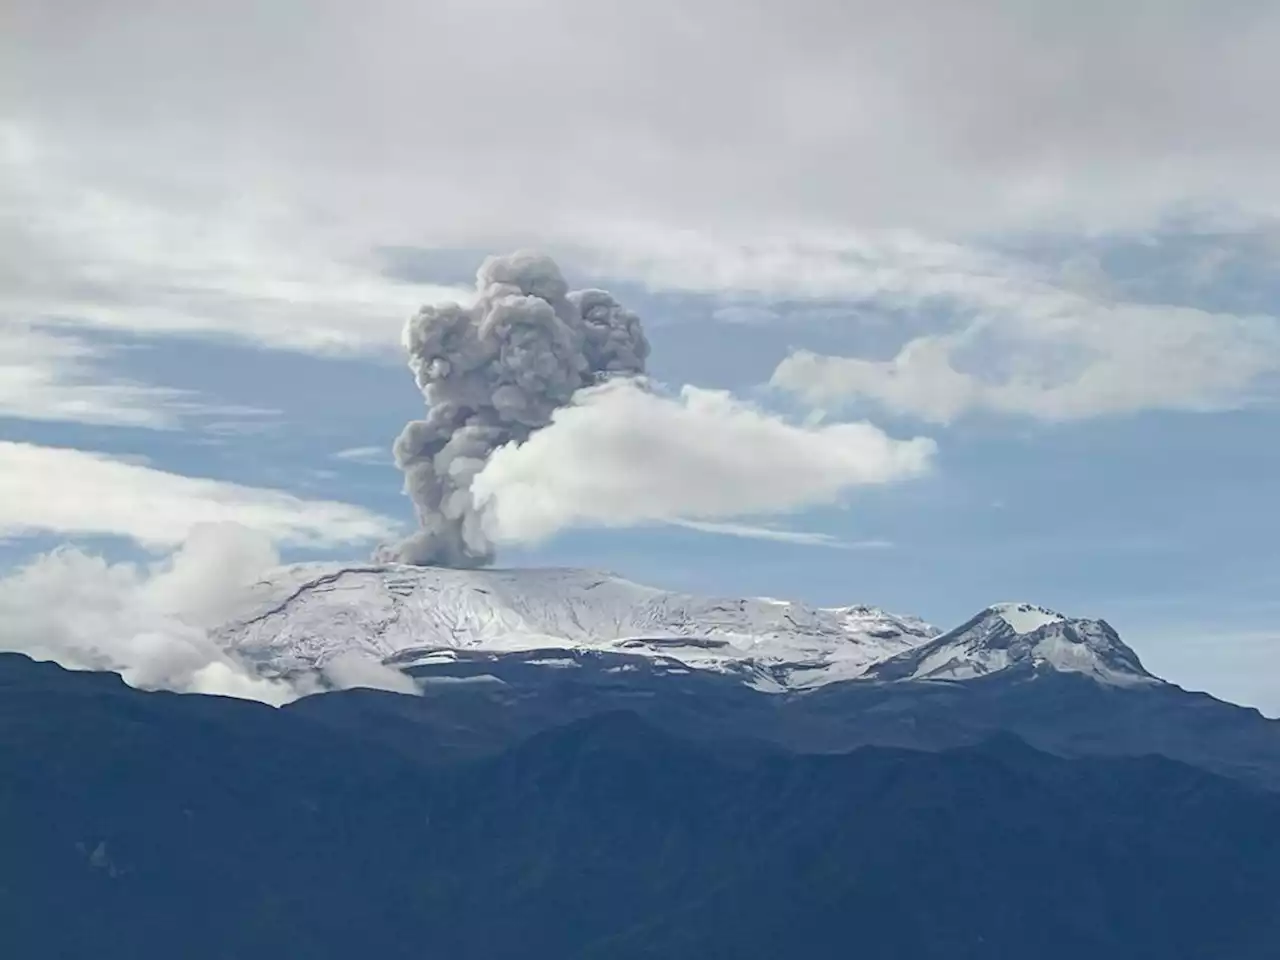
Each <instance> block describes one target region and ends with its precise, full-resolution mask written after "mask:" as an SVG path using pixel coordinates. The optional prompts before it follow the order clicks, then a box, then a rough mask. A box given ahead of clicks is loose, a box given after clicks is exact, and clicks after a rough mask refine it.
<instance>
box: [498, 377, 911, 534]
mask: <svg viewBox="0 0 1280 960" xmlns="http://www.w3.org/2000/svg"><path fill="white" fill-rule="evenodd" d="M934 449H935V448H934V443H933V441H932V440H929V439H926V438H916V439H913V440H905V441H903V440H895V439H893V438H891V437H889V436H887V435H886V434H885V433H884V432H883V431H881V430H880V429H879V428H877V427H875V426H872V425H871V424H869V423H830V424H811V425H797V424H793V423H789V422H787V421H786V420H784V419H782V418H781V417H779V416H777V415H775V414H771V413H768V412H766V411H763V410H760V409H759V408H757V407H755V406H753V405H751V404H749V403H745V402H743V401H742V400H739V399H736V398H734V397H733V396H732V395H730V394H728V393H726V392H724V391H721V390H702V389H699V388H697V387H688V386H687V387H685V388H684V389H683V390H682V391H681V392H680V395H679V396H678V397H668V396H663V395H661V394H658V393H654V392H652V391H651V390H647V389H645V388H644V387H642V386H641V385H638V384H637V383H636V382H634V381H630V380H618V381H613V382H611V383H606V384H602V385H600V386H597V387H591V388H589V389H586V390H583V391H580V392H579V393H578V395H577V396H576V397H575V398H574V401H573V403H572V404H571V405H570V406H568V407H564V408H562V409H560V410H557V411H556V412H555V414H554V415H553V417H552V423H551V425H550V426H548V427H547V428H545V429H543V430H540V431H538V432H537V433H535V434H534V435H533V436H532V437H530V438H529V439H528V440H527V441H526V442H524V443H523V444H520V445H518V446H517V445H515V444H512V445H508V446H505V447H502V448H501V449H499V450H497V451H496V452H495V453H494V454H493V456H492V457H490V459H489V462H488V464H487V465H486V466H485V468H484V469H483V470H482V471H481V472H480V473H479V474H478V475H477V476H476V478H475V482H474V484H473V491H474V494H475V498H476V502H477V503H479V504H480V505H481V507H482V508H483V511H484V517H485V522H486V529H487V530H488V532H489V534H490V535H491V536H492V537H493V538H494V539H495V540H497V541H498V542H513V543H527V542H531V541H537V540H540V539H542V538H544V537H546V536H549V535H550V534H553V533H555V532H556V531H558V530H561V529H564V528H566V527H570V526H580V525H590V526H603V527H626V526H635V525H638V524H645V523H659V522H664V521H673V520H694V521H708V520H716V519H724V518H732V517H742V516H759V515H764V514H771V513H786V512H791V511H795V510H800V509H803V508H805V507H811V506H815V505H819V504H827V503H833V502H836V501H837V500H838V499H839V498H840V497H841V495H842V494H844V493H845V492H846V491H847V490H849V489H851V488H853V487H858V486H866V485H870V484H881V483H887V482H890V481H894V480H903V479H907V478H909V477H914V476H919V475H920V474H923V473H925V472H926V471H927V470H928V469H929V467H930V465H931V463H932V459H933V453H934Z"/></svg>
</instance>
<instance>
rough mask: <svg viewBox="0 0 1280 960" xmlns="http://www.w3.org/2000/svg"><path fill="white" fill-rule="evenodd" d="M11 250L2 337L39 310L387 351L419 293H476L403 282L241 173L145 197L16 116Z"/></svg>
mask: <svg viewBox="0 0 1280 960" xmlns="http://www.w3.org/2000/svg"><path fill="white" fill-rule="evenodd" d="M0 254H2V255H3V257H2V258H0V289H2V290H3V293H0V316H7V317H8V318H9V319H7V320H6V319H0V335H3V334H4V332H5V331H4V327H5V326H9V327H11V328H12V327H13V325H14V324H16V323H17V322H18V321H21V322H23V323H28V322H32V321H38V322H41V323H44V324H46V325H53V324H63V325H68V324H71V325H79V326H88V327H91V328H99V329H105V330H117V331H128V332H131V333H136V334H142V335H175V334H178V335H190V334H198V335H204V336H217V337H231V338H236V339H240V340H244V341H248V342H252V343H257V344H262V345H265V346H270V347H279V348H285V349H291V350H299V351H304V352H311V353H322V354H325V353H342V352H351V351H377V352H388V353H389V352H390V351H392V350H394V349H395V348H396V346H397V344H398V339H399V335H400V330H401V328H402V327H403V325H404V320H405V318H406V317H407V316H409V315H410V314H411V313H413V312H414V311H415V310H416V309H417V308H418V307H419V306H420V305H421V304H423V303H426V302H434V301H438V300H442V299H448V300H457V299H459V298H465V297H467V296H468V295H469V294H468V291H466V290H457V289H453V288H449V287H443V286H438V285H430V284H415V283H406V282H398V281H394V280H392V279H390V278H388V277H386V276H384V275H383V274H382V273H381V272H380V270H379V268H378V266H377V264H376V263H374V262H372V261H371V260H370V259H369V251H368V248H367V246H366V245H362V244H360V243H357V244H355V245H354V246H352V245H351V244H348V243H347V242H346V241H345V240H344V239H343V237H341V236H339V235H336V233H335V231H334V230H333V229H332V228H329V229H326V228H325V227H324V225H323V224H321V223H315V222H312V221H311V220H310V219H309V218H308V217H307V215H306V214H305V212H303V211H301V210H298V209H290V208H287V207H286V206H284V205H282V204H281V203H280V202H279V201H278V200H277V199H275V198H273V197H271V196H269V195H255V193H254V191H253V190H251V189H248V188H246V187H245V186H244V185H243V184H241V185H238V186H232V185H227V186H224V187H220V188H217V189H213V190H211V191H206V192H201V191H195V192H190V193H188V192H178V193H177V194H176V195H175V194H173V193H170V194H169V195H160V196H152V195H148V194H147V193H146V192H145V191H143V190H142V189H140V188H139V187H137V186H136V185H131V184H129V183H128V182H122V181H121V180H120V179H119V178H117V179H114V180H113V179H110V178H109V177H107V176H106V175H105V174H104V173H103V172H102V171H100V170H98V169H96V168H94V167H93V166H92V165H91V166H90V168H89V169H88V170H86V169H83V168H82V166H81V158H79V157H69V156H66V155H65V153H63V152H60V151H58V150H57V149H55V148H52V147H49V146H47V145H45V144H43V143H41V142H37V141H36V140H34V139H33V138H31V137H30V136H29V135H28V134H27V133H26V132H25V131H22V130H20V129H19V128H17V127H14V126H8V127H4V126H0ZM14 318H16V319H14ZM10 335H11V336H12V335H13V334H12V333H11V334H10Z"/></svg>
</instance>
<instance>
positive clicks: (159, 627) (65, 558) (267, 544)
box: [0, 523, 417, 706]
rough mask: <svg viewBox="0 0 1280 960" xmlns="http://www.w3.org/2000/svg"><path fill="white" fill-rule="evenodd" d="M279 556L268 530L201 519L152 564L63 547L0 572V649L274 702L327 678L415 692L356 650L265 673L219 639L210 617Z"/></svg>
mask: <svg viewBox="0 0 1280 960" xmlns="http://www.w3.org/2000/svg"><path fill="white" fill-rule="evenodd" d="M278 562H279V558H278V556H277V553H276V550H275V547H274V545H273V544H272V542H271V540H270V539H269V538H268V537H266V536H265V535H264V534H262V533H261V532H258V531H254V530H250V529H248V528H246V527H242V526H239V525H237V524H234V523H213V524H199V525H197V526H195V527H194V528H192V530H191V533H190V535H189V536H188V537H187V539H186V540H185V541H184V542H183V543H182V544H181V546H180V547H179V548H178V549H177V550H175V551H174V552H173V553H172V554H170V555H168V556H167V557H165V558H163V559H161V560H158V561H156V562H154V563H150V564H138V563H111V562H109V561H108V560H106V559H105V558H103V557H102V556H100V555H97V554H93V553H89V552H86V551H84V550H81V549H79V548H76V547H62V548H60V549H57V550H54V551H52V552H51V553H47V554H43V555H40V556H37V557H34V558H32V559H30V560H28V561H27V562H26V563H25V564H23V565H22V566H20V567H18V568H17V569H16V570H14V571H12V572H10V573H8V574H7V575H6V576H4V577H2V578H0V622H3V624H4V629H3V630H2V631H0V650H5V651H12V652H18V653H24V654H26V655H28V656H30V657H32V658H34V659H37V660H52V661H55V662H56V663H59V664H61V665H62V666H64V667H67V668H69V669H73V670H105V671H111V672H114V673H118V674H120V676H121V677H122V678H123V679H124V681H125V682H126V683H128V684H129V685H130V686H134V687H139V688H142V689H146V690H173V691H177V692H179V693H204V694H217V695H220V696H227V697H239V698H241V699H247V700H259V701H262V702H263V703H269V704H272V705H276V706H278V705H280V704H284V703H288V702H289V701H291V700H295V699H297V698H298V697H300V696H305V695H307V694H310V693H316V692H319V691H321V690H327V689H335V688H336V689H348V688H351V687H367V688H373V689H379V690H389V691H393V692H396V693H416V692H417V687H416V685H415V684H414V681H413V680H412V679H411V678H410V677H408V676H406V675H404V674H402V673H400V672H399V671H397V670H394V669H392V668H390V667H386V666H383V665H382V664H380V663H378V662H376V661H371V660H364V659H362V658H360V657H358V656H355V655H347V656H342V657H338V658H336V659H335V660H333V661H331V662H329V663H326V664H325V665H324V667H323V669H322V671H321V672H319V673H315V674H304V675H296V676H290V677H287V678H284V677H269V676H264V675H262V674H260V673H259V672H258V671H257V670H256V669H255V667H254V665H253V664H252V663H248V662H245V661H244V660H242V659H240V658H239V657H237V656H236V653H235V651H234V650H229V649H227V648H226V647H225V646H224V645H223V644H222V643H220V641H219V639H218V636H219V635H218V632H217V629H216V628H217V627H219V626H221V625H222V624H224V623H226V622H227V621H228V620H231V619H233V618H235V617H236V616H239V615H242V614H243V613H245V611H246V610H247V609H248V606H247V604H248V603H249V602H250V598H251V597H252V593H251V590H250V588H251V587H252V586H253V584H254V582H255V581H257V580H258V579H260V578H261V577H262V576H263V575H264V574H266V573H267V572H268V571H270V569H271V568H272V567H274V566H275V565H276V564H277V563H278Z"/></svg>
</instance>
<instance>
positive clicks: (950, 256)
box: [0, 0, 1280, 713]
mask: <svg viewBox="0 0 1280 960" xmlns="http://www.w3.org/2000/svg"><path fill="white" fill-rule="evenodd" d="M1277 49H1280V6H1277V5H1276V4H1274V3H1268V2H1264V0H1257V2H1253V0H1227V2H1222V0H1217V2H1208V0H1205V2H1197V0H1129V2H1125V3H1114V2H1105V3H1104V2H1102V0H1081V2H1076V3H1058V4H1050V3H1043V2H1031V0H1025V2H1024V0H973V2H968V3H963V4H959V3H940V2H934V0H929V2H926V0H902V2H898V3H893V4H885V3H879V2H876V3H873V2H870V0H867V2H862V0H792V2H788V3H781V2H763V0H733V2H730V0H700V2H698V3H688V2H681V3H677V2H675V0H652V2H647V3H644V4H640V3H624V2H617V0H551V2H542V3H531V2H515V0H434V2H408V0H404V2H391V0H371V2H367V3H362V4H353V3H347V2H337V0H333V2H326V0H307V2H302V0H295V2H288V0H277V2H273V3H269V4H264V3H248V2H240V0H222V2H218V3H213V2H209V3H205V2H198V0H193V2H185V3H163V2H159V0H152V2H140V0H139V2H134V0H110V2H103V0H93V2H88V0H84V2H62V3H47V2H34V0H32V2H27V0H10V2H8V3H6V4H5V5H4V9H3V12H0V558H2V562H3V563H4V564H5V565H6V566H12V567H17V566H19V565H21V564H22V563H24V562H25V561H26V560H27V559H29V558H30V557H31V556H33V555H35V554H37V553H39V552H41V551H44V550H47V549H49V548H50V547H52V546H54V545H56V544H58V543H62V542H65V541H68V540H75V541H77V542H81V543H84V544H86V545H87V547H88V548H90V549H92V550H95V551H102V552H104V554H105V555H106V556H107V557H108V558H116V559H118V558H127V557H137V556H143V555H148V554H155V553H156V552H158V551H159V552H162V551H165V550H171V549H174V548H177V547H178V546H179V545H181V544H182V543H183V542H184V539H185V538H186V533H187V530H186V526H187V523H186V520H187V519H190V520H192V521H195V520H208V519H212V520H224V519H230V520H237V521H239V522H242V523H245V524H248V525H250V526H253V527H255V528H257V529H259V530H261V531H263V532H264V533H266V534H267V535H269V536H270V537H271V538H273V540H274V541H275V543H276V547H277V548H278V549H280V550H282V551H284V553H285V554H286V556H295V555H296V556H301V555H340V556H353V557H364V556H367V555H368V553H369V551H370V550H371V549H372V547H373V546H374V545H375V544H376V543H378V542H379V541H381V540H383V539H385V538H387V537H391V536H395V535H396V534H397V532H402V531H403V530H405V529H407V528H408V527H409V526H410V525H411V523H412V514H411V511H410V509H409V506H408V504H407V502H406V501H405V500H404V499H403V497H401V496H400V495H399V494H398V487H399V483H400V479H399V476H398V474H397V473H396V472H395V471H394V469H392V468H391V467H390V466H389V460H390V454H389V449H390V444H391V441H392V440H393V439H394V437H395V435H396V433H397V432H398V430H399V428H400V426H401V425H402V424H403V423H404V421H406V420H408V419H410V418H412V417H414V416H417V415H419V414H420V412H421V398H420V396H419V395H418V394H417V391H416V389H415V388H414V384H413V380H412V376H411V374H410V373H409V372H408V371H407V369H405V368H404V367H403V360H402V357H401V355H400V347H399V337H400V330H401V327H402V326H403V324H404V321H405V319H406V317H407V316H408V315H410V314H411V313H412V312H413V311H414V310H415V309H416V307H417V306H418V305H420V304H422V303H428V302H440V301H444V300H448V299H456V298H466V297H469V296H471V295H472V293H471V290H472V284H473V278H474V272H475V269H476V267H477V266H478V265H479V262H480V260H481V259H482V258H483V256H484V254H486V253H488V252H496V251H507V250H510V249H513V248H515V247H517V246H535V247H538V248H540V249H543V250H546V251H548V252H550V253H551V254H553V255H554V256H555V257H556V258H557V260H558V261H559V263H560V264H561V266H562V268H563V269H564V271H565V273H566V274H567V276H568V277H569V279H570V281H571V282H572V283H574V284H575V285H583V284H592V285H600V286H605V287H607V288H609V289H611V290H612V291H613V292H614V293H615V294H616V295H617V296H618V297H619V299H621V300H623V301H624V302H625V303H626V304H627V305H628V306H630V307H631V308H632V309H634V310H636V311H637V312H638V313H640V314H641V315H642V317H643V318H644V321H645V323H646V326H647V328H648V330H649V335H650V339H651V340H652V342H653V353H652V356H651V358H650V370H651V372H652V373H653V374H654V376H655V377H656V378H657V379H658V381H659V382H660V384H661V386H662V388H663V390H664V391H665V393H664V394H663V398H664V399H663V400H662V404H661V406H660V408H655V409H654V410H649V409H648V408H643V409H641V408H640V407H637V406H636V405H635V398H631V400H628V398H627V397H625V396H620V395H616V396H611V397H609V398H604V399H603V400H600V401H599V402H595V403H593V405H591V406H589V407H583V408H582V411H581V413H580V415H579V416H578V419H577V420H575V421H574V423H575V424H576V425H577V427H578V428H579V432H578V433H575V434H572V435H571V434H569V433H566V432H563V431H562V432H561V433H558V434H556V435H555V437H554V438H553V437H551V436H549V437H548V438H547V439H546V440H545V441H544V442H542V443H540V445H539V446H538V447H537V448H531V449H530V451H528V452H527V455H526V456H524V458H523V461H522V462H519V463H517V462H515V461H514V460H510V459H509V460H508V461H507V462H506V463H505V464H504V467H505V468H508V469H509V470H510V471H511V476H513V477H518V479H519V482H520V483H522V484H526V485H528V484H532V485H533V486H532V487H530V489H537V490H538V491H539V496H542V495H543V494H544V493H546V491H548V490H550V491H552V493H555V494H556V495H558V496H560V498H561V499H560V500H559V501H557V502H558V503H565V502H570V501H572V502H573V503H575V505H576V509H575V511H567V512H566V511H564V510H559V511H558V512H557V511H556V510H550V511H544V515H542V516H541V517H540V518H538V519H537V522H536V523H535V522H534V521H532V520H529V519H528V517H527V516H524V515H522V516H523V519H522V520H521V521H520V524H517V525H518V526H521V529H527V530H533V529H534V528H537V531H538V536H537V537H535V536H533V535H532V534H531V535H530V536H529V537H528V538H526V539H528V542H527V543H525V542H522V543H518V544H516V545H515V546H514V547H513V548H512V549H510V550H509V551H508V553H507V555H506V556H505V558H504V561H503V562H510V563H567V564H574V565H585V566H604V567H608V568H610V569H613V570H616V571H617V572H620V573H623V574H625V575H628V576H632V577H634V578H636V579H640V580H645V581H649V582H653V583H655V584H656V585H660V586H668V587H673V588H684V589H690V590H706V591H715V592H722V593H726V594H729V595H740V594H748V593H752V594H768V595H774V596H794V597H796V598H797V599H805V600H812V601H816V602H828V603H852V602H866V603H874V604H880V605H883V606H886V607H889V608H892V609H895V610H900V611H902V612H912V613H918V614H921V615H924V616H926V617H928V618H930V619H933V620H936V621H939V622H941V623H942V624H943V625H944V626H945V625H950V623H951V621H957V622H958V621H959V620H961V619H963V618H964V617H966V616H967V615H969V614H970V613H972V612H973V611H975V610H976V609H978V608H980V607H982V606H983V605H985V604H988V603H991V602H994V601H1001V600H1007V599H1027V600H1031V601H1035V602H1038V603H1043V604H1048V605H1050V606H1054V607H1058V608H1061V609H1064V612H1066V613H1069V614H1076V615H1082V616H1085V615H1087V616H1101V617H1105V618H1107V619H1109V620H1110V621H1112V622H1113V623H1114V624H1115V625H1116V626H1117V627H1118V628H1119V629H1120V630H1121V632H1122V634H1123V635H1124V636H1125V638H1126V639H1127V640H1129V641H1130V642H1131V643H1132V644H1133V645H1134V646H1135V647H1136V648H1137V649H1138V651H1139V653H1140V654H1141V655H1142V656H1143V658H1144V660H1145V661H1146V662H1147V664H1148V666H1150V667H1151V668H1152V669H1155V670H1156V671H1157V672H1161V673H1163V674H1164V675H1167V676H1169V677H1170V678H1171V679H1175V680H1177V681H1179V682H1181V683H1184V684H1186V685H1189V686H1197V687H1208V688H1210V689H1211V690H1213V691H1214V692H1217V693H1219V694H1220V695H1222V696H1226V697H1232V698H1235V699H1238V700H1241V701H1247V702H1252V703H1258V704H1260V705H1263V706H1265V707H1266V708H1267V709H1269V710H1270V711H1271V712H1272V713H1280V690H1278V689H1277V687H1276V685H1275V684H1274V683H1272V682H1270V681H1269V680H1268V678H1269V677H1274V676H1275V675H1277V671H1280V630H1278V629H1277V628H1275V627H1274V624H1275V622H1276V613H1277V609H1276V607H1277V605H1278V604H1280V600H1277V599H1276V598H1277V597H1280V590H1278V589H1277V587H1280V548H1278V547H1277V546H1276V544H1277V543H1280V511H1277V510H1276V509H1275V502H1274V500H1275V489H1276V479H1275V478H1276V477H1277V476H1280V447H1278V445H1277V444H1276V443H1275V437H1276V436H1278V435H1280V415H1278V414H1277V411H1276V408H1275V400H1276V398H1277V387H1278V386H1280V320H1278V319H1277V317H1278V316H1280V283H1278V282H1277V280H1276V279H1275V278H1276V276H1277V270H1276V267H1277V260H1278V259H1280V227H1278V224H1280V174H1277V172H1276V171H1277V170H1280V119H1278V118H1277V113H1276V111H1275V110H1274V106H1273V103H1272V100H1273V99H1274V96H1273V95H1272V94H1271V93H1270V91H1273V90H1275V89H1278V88H1280V60H1278V59H1277V58H1276V56H1275V51H1276V50H1277ZM650 401H652V402H657V401H656V400H654V399H653V398H652V397H651V398H650ZM646 402H649V401H646ZM640 420H643V421H644V423H646V424H648V425H650V426H653V429H652V430H651V431H649V433H648V434H646V435H643V436H642V435H641V433H640V431H637V430H636V429H634V427H635V424H636V423H637V422H638V421H640ZM659 426H661V430H659V429H658V427H659ZM583 431H585V432H583ZM583 436H594V437H607V438H608V444H606V445H604V446H602V445H601V444H599V443H595V444H594V445H591V446H589V447H588V446H584V445H583V444H582V442H581V438H582V437H583ZM699 436H708V437H709V436H714V437H715V438H716V439H717V441H718V442H717V444H702V445H699V444H697V443H696V442H695V441H696V438H697V437H699ZM655 445H656V446H655ZM639 449H644V450H649V451H653V450H655V449H659V450H661V451H662V456H640V455H635V454H633V451H636V450H639ZM602 451H607V452H608V456H605V453H604V452H602ZM610 457H612V458H614V459H617V458H621V459H622V460H624V461H633V462H634V463H635V471H634V473H632V474H630V475H629V476H628V478H627V479H628V481H629V483H632V484H633V485H634V489H631V490H629V491H628V490H623V489H621V488H618V487H617V486H616V485H615V486H613V487H611V486H609V484H608V483H606V482H605V479H602V478H606V479H607V477H606V475H607V470H606V465H607V464H608V463H609V462H611V461H610V459H609V458H610ZM579 460H580V461H582V462H581V463H579V462H578V461H579ZM691 476H698V477H707V478H709V479H708V481H707V482H711V480H710V478H718V479H716V482H718V483H720V484H722V485H723V486H724V487H725V491H724V496H723V497H719V496H717V497H710V498H709V497H707V496H706V495H705V494H706V491H705V490H703V491H695V492H696V493H697V494H698V495H694V493H695V492H691V490H690V486H691V484H690V481H689V478H690V477H691ZM730 478H731V479H730ZM637 490H641V491H643V493H644V496H643V497H640V496H639V495H638V494H637V493H636V491H637ZM547 495H548V496H550V494H547ZM610 498H613V499H610ZM588 501H589V504H588ZM711 501H715V503H714V504H712V502H711ZM540 502H541V501H540ZM623 505H624V506H627V507H629V508H630V512H627V511H626V510H621V509H617V508H616V507H618V506H623ZM713 506H715V509H712V507H713ZM739 508H740V510H741V512H740V513H739V512H738V511H739ZM547 517H553V518H555V522H554V523H551V522H550V521H549V520H548V519H547ZM609 518H612V519H611V520H609ZM513 523H514V521H513ZM548 523H550V527H548ZM625 524H633V525H631V526H627V525H625ZM548 529H551V530H552V533H551V534H548V533H547V531H548Z"/></svg>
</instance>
